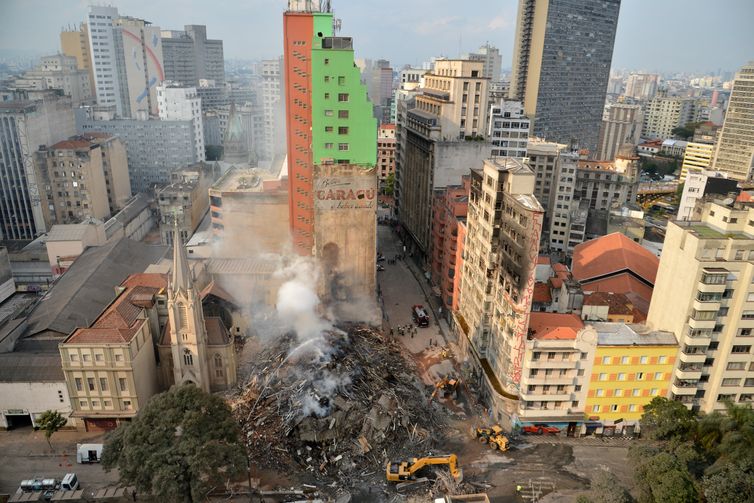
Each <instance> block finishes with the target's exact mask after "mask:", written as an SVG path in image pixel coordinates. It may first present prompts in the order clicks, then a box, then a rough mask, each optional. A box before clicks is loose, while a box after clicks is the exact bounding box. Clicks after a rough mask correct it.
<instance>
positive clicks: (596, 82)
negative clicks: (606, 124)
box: [510, 0, 620, 152]
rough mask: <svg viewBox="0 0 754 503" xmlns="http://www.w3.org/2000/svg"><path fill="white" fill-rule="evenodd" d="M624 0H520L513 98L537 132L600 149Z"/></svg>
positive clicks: (553, 138) (540, 134) (539, 134)
mask: <svg viewBox="0 0 754 503" xmlns="http://www.w3.org/2000/svg"><path fill="white" fill-rule="evenodd" d="M619 10H620V0H582V1H578V2H574V1H573V0H520V2H519V7H518V20H517V24H516V39H515V43H514V47H513V74H512V76H511V88H510V96H511V98H512V99H515V100H518V101H522V102H523V103H524V112H525V113H526V115H528V116H529V117H531V118H532V119H533V128H534V131H533V132H534V134H535V135H536V136H538V137H541V138H545V139H547V140H549V141H556V142H558V143H565V144H571V143H574V142H575V143H578V145H579V147H581V148H588V149H589V150H590V151H592V152H595V151H596V148H597V140H598V137H599V132H600V125H601V123H602V111H603V107H604V105H605V96H606V92H607V83H608V79H609V77H610V63H611V61H612V57H613V42H614V41H615V29H616V27H617V25H618V11H619Z"/></svg>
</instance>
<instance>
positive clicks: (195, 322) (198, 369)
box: [168, 227, 210, 392]
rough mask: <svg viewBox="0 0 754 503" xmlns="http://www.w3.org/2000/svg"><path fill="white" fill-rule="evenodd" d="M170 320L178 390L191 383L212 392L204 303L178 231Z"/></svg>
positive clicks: (174, 247) (174, 252) (175, 245)
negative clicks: (196, 288) (195, 283)
mask: <svg viewBox="0 0 754 503" xmlns="http://www.w3.org/2000/svg"><path fill="white" fill-rule="evenodd" d="M168 318H169V323H170V332H171V334H172V337H171V352H172V355H173V382H174V383H175V384H176V385H178V386H180V385H181V384H185V383H189V382H190V383H193V384H195V385H196V386H198V387H199V388H201V389H203V390H204V391H206V392H209V391H210V378H209V369H208V368H207V361H208V360H207V330H206V327H205V324H204V313H203V312H202V301H201V299H200V298H199V295H198V294H197V292H196V290H195V289H194V281H193V278H192V277H191V269H189V266H188V258H187V257H186V249H185V248H184V246H183V240H182V239H181V233H180V231H179V230H178V227H176V228H175V231H174V240H173V274H172V277H171V281H170V283H169V285H168Z"/></svg>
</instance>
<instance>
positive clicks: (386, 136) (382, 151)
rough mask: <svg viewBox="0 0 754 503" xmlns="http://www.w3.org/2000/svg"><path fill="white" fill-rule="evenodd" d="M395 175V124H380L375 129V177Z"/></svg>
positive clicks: (380, 178)
mask: <svg viewBox="0 0 754 503" xmlns="http://www.w3.org/2000/svg"><path fill="white" fill-rule="evenodd" d="M390 175H395V124H381V125H380V129H379V130H378V131H377V178H378V179H379V180H380V181H381V182H384V181H385V180H387V177H388V176H390Z"/></svg>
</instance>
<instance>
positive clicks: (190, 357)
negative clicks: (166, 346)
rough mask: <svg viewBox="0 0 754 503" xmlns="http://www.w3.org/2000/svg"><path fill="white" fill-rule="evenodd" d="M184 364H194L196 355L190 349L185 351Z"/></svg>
mask: <svg viewBox="0 0 754 503" xmlns="http://www.w3.org/2000/svg"><path fill="white" fill-rule="evenodd" d="M183 364H184V365H189V366H192V365H194V355H192V354H191V351H190V350H188V349H185V350H184V351H183Z"/></svg>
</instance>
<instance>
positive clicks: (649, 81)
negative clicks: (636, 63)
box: [623, 73, 659, 100]
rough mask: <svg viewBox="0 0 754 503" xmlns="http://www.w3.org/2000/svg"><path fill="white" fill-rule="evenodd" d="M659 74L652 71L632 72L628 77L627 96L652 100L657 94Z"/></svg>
mask: <svg viewBox="0 0 754 503" xmlns="http://www.w3.org/2000/svg"><path fill="white" fill-rule="evenodd" d="M658 81H659V75H656V74H651V73H632V74H631V75H629V76H628V79H626V92H625V93H623V94H624V95H625V96H628V97H630V98H634V99H637V100H651V99H652V98H654V96H655V94H657V83H658Z"/></svg>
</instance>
